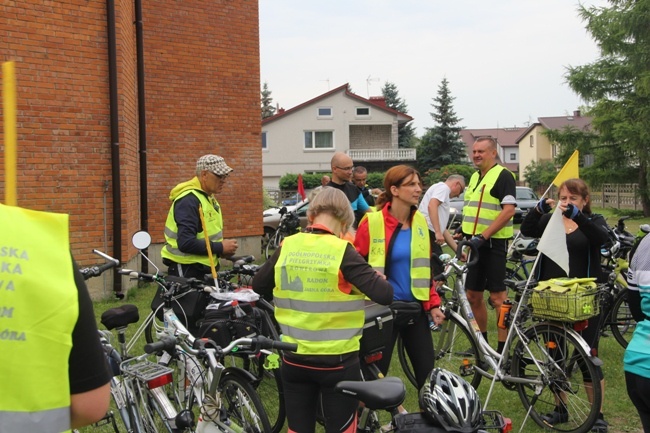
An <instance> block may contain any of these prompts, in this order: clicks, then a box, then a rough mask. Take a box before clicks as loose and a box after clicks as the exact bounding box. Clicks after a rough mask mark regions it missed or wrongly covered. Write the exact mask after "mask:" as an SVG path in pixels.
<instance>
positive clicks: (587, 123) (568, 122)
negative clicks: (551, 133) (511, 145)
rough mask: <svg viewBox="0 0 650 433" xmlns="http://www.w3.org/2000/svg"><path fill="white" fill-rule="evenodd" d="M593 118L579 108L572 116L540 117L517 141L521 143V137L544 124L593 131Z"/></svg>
mask: <svg viewBox="0 0 650 433" xmlns="http://www.w3.org/2000/svg"><path fill="white" fill-rule="evenodd" d="M591 120H592V117H590V116H582V115H580V111H579V110H576V111H574V112H573V115H572V116H554V117H538V118H537V122H535V123H533V124H532V125H530V126H529V127H528V128H527V129H526V130H525V131H524V132H523V133H522V134H521V135H520V136H519V137H517V140H516V143H517V144H519V142H520V141H521V139H522V138H524V137H525V136H526V135H528V133H529V132H530V131H532V130H533V129H534V128H536V127H537V126H543V127H544V128H546V129H564V128H567V127H569V128H575V129H577V130H579V131H591Z"/></svg>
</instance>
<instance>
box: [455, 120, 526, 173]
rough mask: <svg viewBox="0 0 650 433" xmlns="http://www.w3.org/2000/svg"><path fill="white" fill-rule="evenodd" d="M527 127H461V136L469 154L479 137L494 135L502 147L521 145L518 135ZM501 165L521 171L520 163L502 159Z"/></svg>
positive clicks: (514, 170) (511, 169)
mask: <svg viewBox="0 0 650 433" xmlns="http://www.w3.org/2000/svg"><path fill="white" fill-rule="evenodd" d="M524 129H526V128H524V127H516V126H515V127H512V128H483V129H461V131H460V137H461V138H462V139H463V142H464V143H465V148H466V149H467V155H468V156H469V155H471V154H472V147H473V146H474V142H475V141H476V139H477V138H478V137H486V136H489V137H492V138H495V139H496V140H497V143H498V145H499V146H501V147H502V148H508V147H519V145H518V144H517V143H516V141H515V140H516V139H517V137H519V135H521V133H522V131H523V130H524ZM470 159H471V158H470ZM501 165H503V166H504V167H506V168H507V169H508V170H510V171H513V172H518V171H519V164H518V163H512V162H504V161H501Z"/></svg>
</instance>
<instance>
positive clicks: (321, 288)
mask: <svg viewBox="0 0 650 433" xmlns="http://www.w3.org/2000/svg"><path fill="white" fill-rule="evenodd" d="M347 245H348V242H347V241H344V240H342V239H339V238H337V237H335V236H329V235H314V234H308V233H297V234H295V235H293V236H290V237H288V238H286V239H285V240H284V243H283V244H282V250H281V252H280V256H279V257H278V262H277V264H276V265H275V289H274V290H273V298H274V301H275V318H276V319H277V321H278V323H279V324H280V328H281V329H282V334H283V337H282V340H283V341H288V342H290V343H297V344H298V351H297V352H296V353H298V354H302V355H340V354H344V353H350V352H355V351H358V350H359V341H360V339H361V332H362V330H363V322H364V296H363V294H361V293H358V292H356V291H353V292H352V293H350V294H345V293H343V292H341V291H340V290H339V288H338V285H339V270H340V268H341V262H342V261H343V256H344V254H345V249H346V247H347Z"/></svg>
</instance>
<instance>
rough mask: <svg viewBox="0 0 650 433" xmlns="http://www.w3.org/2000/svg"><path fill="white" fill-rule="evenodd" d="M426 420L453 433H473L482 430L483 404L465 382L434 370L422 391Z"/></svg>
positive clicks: (454, 376) (441, 371)
mask: <svg viewBox="0 0 650 433" xmlns="http://www.w3.org/2000/svg"><path fill="white" fill-rule="evenodd" d="M420 407H421V408H422V409H423V410H424V413H425V416H427V417H429V418H430V421H432V422H433V423H434V424H438V425H440V426H441V427H443V428H444V429H445V430H446V431H449V432H460V433H472V432H475V431H476V430H477V429H478V428H479V427H480V426H481V402H480V400H479V397H478V394H477V393H476V390H475V389H474V388H472V386H471V385H470V384H469V383H467V381H466V380H465V379H463V378H462V377H460V376H458V375H457V374H454V373H452V372H450V371H447V370H443V369H441V368H434V369H433V370H432V371H431V373H429V377H428V379H427V381H426V382H425V384H424V386H423V387H422V389H421V390H420Z"/></svg>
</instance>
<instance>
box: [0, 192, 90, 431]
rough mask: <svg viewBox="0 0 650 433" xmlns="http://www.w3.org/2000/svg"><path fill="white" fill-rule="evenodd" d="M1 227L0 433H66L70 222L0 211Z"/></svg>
mask: <svg viewBox="0 0 650 433" xmlns="http://www.w3.org/2000/svg"><path fill="white" fill-rule="evenodd" d="M0 227H2V230H1V231H0V387H1V388H2V391H0V432H12V433H15V432H24V433H33V432H39V433H44V432H52V433H54V432H56V433H59V432H62V431H68V430H70V428H71V425H70V380H69V377H68V362H69V358H70V350H71V349H72V331H73V329H74V326H75V324H76V323H77V318H78V317H79V303H78V293H77V287H76V285H75V281H74V274H73V268H72V259H71V257H70V244H69V238H68V215H63V214H53V213H46V212H38V211H33V210H28V209H22V208H18V207H11V206H5V205H2V204H0Z"/></svg>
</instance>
